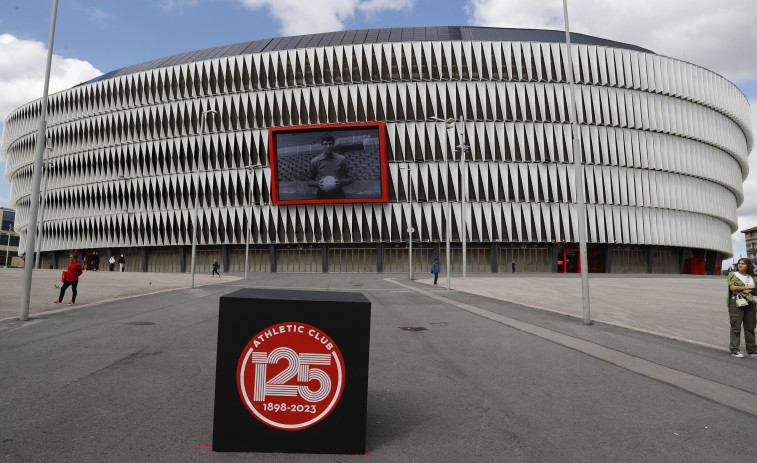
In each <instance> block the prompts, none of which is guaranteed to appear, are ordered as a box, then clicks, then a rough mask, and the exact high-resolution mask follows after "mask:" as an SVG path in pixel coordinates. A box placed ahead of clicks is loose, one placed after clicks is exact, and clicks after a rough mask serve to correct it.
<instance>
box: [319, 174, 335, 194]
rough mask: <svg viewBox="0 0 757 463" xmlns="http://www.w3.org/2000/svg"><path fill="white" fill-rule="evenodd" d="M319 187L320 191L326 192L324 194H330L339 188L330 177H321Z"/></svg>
mask: <svg viewBox="0 0 757 463" xmlns="http://www.w3.org/2000/svg"><path fill="white" fill-rule="evenodd" d="M319 185H320V186H321V190H323V191H326V192H331V191H334V190H336V189H337V188H339V187H338V186H337V181H336V179H335V178H334V177H332V176H330V175H329V176H328V177H323V178H322V179H321V181H320V183H319Z"/></svg>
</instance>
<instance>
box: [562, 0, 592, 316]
mask: <svg viewBox="0 0 757 463" xmlns="http://www.w3.org/2000/svg"><path fill="white" fill-rule="evenodd" d="M563 16H564V18H565V44H566V45H567V52H568V56H567V58H568V59H567V61H568V69H566V71H567V74H568V84H569V88H570V92H568V96H569V98H568V108H569V111H568V112H569V114H570V120H571V126H572V129H573V165H574V166H575V170H576V213H577V214H578V253H579V254H578V256H579V259H580V260H579V262H580V264H581V300H582V302H583V321H584V324H585V325H588V324H590V323H591V309H590V307H589V265H588V264H589V262H588V258H587V252H586V201H585V198H584V166H583V160H582V156H581V129H580V128H579V127H578V113H577V110H576V101H575V100H576V93H575V84H574V83H573V80H574V79H573V58H572V56H571V46H570V25H569V23H568V1H567V0H563Z"/></svg>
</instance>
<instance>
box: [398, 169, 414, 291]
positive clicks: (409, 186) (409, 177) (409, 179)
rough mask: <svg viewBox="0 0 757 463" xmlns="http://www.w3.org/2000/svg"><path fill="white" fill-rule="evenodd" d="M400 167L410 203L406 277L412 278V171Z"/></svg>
mask: <svg viewBox="0 0 757 463" xmlns="http://www.w3.org/2000/svg"><path fill="white" fill-rule="evenodd" d="M400 169H402V170H406V171H407V201H408V202H409V203H410V217H408V224H407V234H408V249H409V252H410V254H409V255H408V257H409V260H408V269H407V273H408V279H409V280H410V281H412V280H413V232H414V231H415V229H413V196H412V195H413V172H412V170H411V169H410V166H409V165H408V166H400Z"/></svg>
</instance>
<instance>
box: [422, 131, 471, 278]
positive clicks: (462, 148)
mask: <svg viewBox="0 0 757 463" xmlns="http://www.w3.org/2000/svg"><path fill="white" fill-rule="evenodd" d="M431 119H432V120H435V121H439V122H444V123H445V124H447V130H451V129H455V119H453V118H449V119H440V118H438V117H432V118H431ZM463 124H464V121H463V116H460V125H459V126H458V127H457V135H458V139H459V140H460V145H459V146H458V147H457V148H459V149H460V167H461V170H462V171H463V175H464V177H463V185H462V187H461V190H463V191H462V194H461V195H460V205H461V209H462V214H463V216H462V222H463V227H462V241H463V278H465V277H466V270H467V268H466V267H467V261H466V249H465V248H466V241H467V236H468V224H467V215H468V214H467V213H466V207H465V206H466V196H467V194H468V171H467V170H466V165H465V151H466V150H467V149H468V148H469V147H468V146H467V145H466V144H465V142H464V141H463V136H464V133H463V128H464V127H465V126H464V125H463ZM452 151H453V153H454V151H455V146H454V142H453V143H452ZM445 162H446V163H447V172H448V173H449V154H447V158H446V159H445ZM450 207H451V206H450V202H449V187H447V217H448V219H447V289H451V288H450V286H451V285H450V249H449V247H450V246H449V241H450V235H451V234H452V221H451V210H450Z"/></svg>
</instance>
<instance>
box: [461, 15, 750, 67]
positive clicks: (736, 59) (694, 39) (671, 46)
mask: <svg viewBox="0 0 757 463" xmlns="http://www.w3.org/2000/svg"><path fill="white" fill-rule="evenodd" d="M562 6H563V5H562V2H559V1H550V2H534V1H532V0H469V2H468V4H467V6H466V10H467V11H468V14H469V24H471V25H479V26H492V27H517V28H534V29H536V28H542V29H544V28H548V29H559V30H562V29H563V28H564V27H565V23H564V21H563V8H562ZM568 17H569V19H570V30H571V32H580V33H583V34H589V35H593V36H597V37H601V38H604V39H610V40H617V41H620V42H626V43H631V44H634V45H638V46H640V47H644V48H647V49H650V50H653V51H654V52H655V53H658V54H661V55H666V56H671V57H675V58H679V59H685V60H686V61H689V62H691V63H694V64H698V65H700V66H703V67H705V68H707V69H711V70H713V71H715V72H717V73H719V74H721V75H723V76H724V77H726V78H727V79H729V80H731V81H732V82H737V81H740V80H747V79H754V76H757V47H755V46H753V45H754V44H755V43H757V28H755V27H754V24H755V23H757V8H755V7H754V2H753V0H730V1H728V2H720V3H718V4H717V6H716V7H715V6H714V4H713V3H712V1H710V0H666V1H660V0H635V1H633V2H611V1H607V0H570V1H569V2H568Z"/></svg>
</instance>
